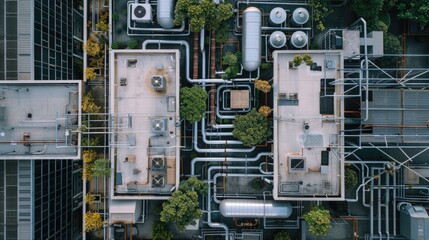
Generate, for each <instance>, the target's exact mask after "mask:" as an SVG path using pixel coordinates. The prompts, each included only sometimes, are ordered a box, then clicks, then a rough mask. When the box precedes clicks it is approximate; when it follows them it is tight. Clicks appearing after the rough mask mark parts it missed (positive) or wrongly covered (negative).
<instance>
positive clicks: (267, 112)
mask: <svg viewBox="0 0 429 240" xmlns="http://www.w3.org/2000/svg"><path fill="white" fill-rule="evenodd" d="M258 112H259V113H260V114H262V116H264V117H268V116H269V115H270V114H271V108H270V107H269V106H261V107H260V108H259V109H258Z"/></svg>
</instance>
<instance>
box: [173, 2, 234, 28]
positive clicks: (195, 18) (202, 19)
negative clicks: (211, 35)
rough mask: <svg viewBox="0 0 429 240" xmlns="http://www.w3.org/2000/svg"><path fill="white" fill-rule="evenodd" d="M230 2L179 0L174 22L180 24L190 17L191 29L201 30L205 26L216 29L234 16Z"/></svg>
mask: <svg viewBox="0 0 429 240" xmlns="http://www.w3.org/2000/svg"><path fill="white" fill-rule="evenodd" d="M232 13H233V12H232V5H231V4H230V3H223V2H222V3H219V4H215V3H214V2H213V1H211V0H201V1H199V0H179V1H177V3H176V8H175V9H174V24H175V25H176V26H179V25H180V24H182V20H183V19H184V18H189V24H190V26H191V31H193V32H199V31H200V30H201V29H203V28H204V27H205V28H207V30H209V31H216V30H217V29H219V28H220V26H221V25H222V23H223V22H225V21H226V20H228V19H229V18H230V17H231V16H232Z"/></svg>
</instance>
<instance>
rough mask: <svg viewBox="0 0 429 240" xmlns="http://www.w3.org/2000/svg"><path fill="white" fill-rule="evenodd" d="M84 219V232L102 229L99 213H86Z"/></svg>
mask: <svg viewBox="0 0 429 240" xmlns="http://www.w3.org/2000/svg"><path fill="white" fill-rule="evenodd" d="M84 219H85V232H89V231H92V230H97V229H99V228H101V227H103V220H101V215H100V213H97V212H87V213H85V216H84Z"/></svg>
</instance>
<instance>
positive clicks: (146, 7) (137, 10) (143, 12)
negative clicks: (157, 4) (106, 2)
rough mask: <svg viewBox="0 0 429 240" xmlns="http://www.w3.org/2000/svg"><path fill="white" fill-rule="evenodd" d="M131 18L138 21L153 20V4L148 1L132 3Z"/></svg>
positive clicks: (147, 21)
mask: <svg viewBox="0 0 429 240" xmlns="http://www.w3.org/2000/svg"><path fill="white" fill-rule="evenodd" d="M131 20H133V21H136V22H138V23H150V22H152V6H151V5H150V4H147V3H133V4H131Z"/></svg>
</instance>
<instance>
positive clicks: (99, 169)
mask: <svg viewBox="0 0 429 240" xmlns="http://www.w3.org/2000/svg"><path fill="white" fill-rule="evenodd" d="M89 166H90V169H91V173H92V176H94V177H103V176H107V177H108V176H110V174H111V169H110V167H109V160H107V159H97V160H95V162H94V163H92V164H90V165H89Z"/></svg>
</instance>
